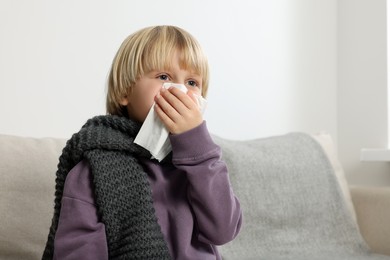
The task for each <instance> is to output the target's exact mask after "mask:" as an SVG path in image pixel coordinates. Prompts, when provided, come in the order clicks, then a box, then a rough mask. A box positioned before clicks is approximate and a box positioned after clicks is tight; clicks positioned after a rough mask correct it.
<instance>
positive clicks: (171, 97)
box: [161, 88, 188, 112]
mask: <svg viewBox="0 0 390 260" xmlns="http://www.w3.org/2000/svg"><path fill="white" fill-rule="evenodd" d="M161 96H162V97H164V99H165V100H166V101H167V102H168V103H169V104H170V105H171V106H172V107H173V108H175V110H176V111H178V112H179V111H184V110H185V109H188V108H187V106H186V105H185V104H184V103H183V100H185V98H188V97H185V96H186V94H185V93H184V92H182V91H181V90H179V89H177V88H171V89H168V90H165V91H164V90H163V91H161Z"/></svg>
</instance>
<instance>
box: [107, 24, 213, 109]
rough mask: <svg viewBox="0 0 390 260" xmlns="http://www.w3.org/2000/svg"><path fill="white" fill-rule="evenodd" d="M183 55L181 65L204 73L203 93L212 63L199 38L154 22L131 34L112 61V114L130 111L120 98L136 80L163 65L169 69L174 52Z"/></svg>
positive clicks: (109, 106) (207, 82)
mask: <svg viewBox="0 0 390 260" xmlns="http://www.w3.org/2000/svg"><path fill="white" fill-rule="evenodd" d="M176 51H178V52H179V55H180V64H179V65H180V67H181V68H182V69H188V70H191V71H194V72H195V73H197V74H198V75H200V76H201V77H202V96H204V97H205V96H206V94H207V89H208V84H209V67H208V61H207V58H206V56H205V55H204V53H203V51H202V49H201V47H200V45H199V43H198V41H197V40H196V39H195V38H194V37H193V36H192V35H191V34H189V33H188V32H186V31H185V30H183V29H181V28H179V27H176V26H153V27H147V28H144V29H141V30H139V31H137V32H135V33H133V34H131V35H130V36H128V37H127V38H126V39H125V40H124V42H123V43H122V45H121V46H120V48H119V50H118V52H117V54H116V55H115V57H114V60H113V62H112V66H111V70H110V74H109V78H108V90H107V100H106V109H107V113H108V114H111V115H120V116H123V115H127V112H126V109H125V108H124V107H123V106H121V105H120V101H121V100H122V99H123V98H124V97H125V96H126V95H128V94H129V93H130V92H129V91H131V88H132V87H134V85H135V82H136V80H137V79H138V78H139V77H142V76H143V75H144V74H146V73H148V72H150V71H152V70H159V69H169V68H170V66H171V62H172V57H173V55H174V53H175V52H176Z"/></svg>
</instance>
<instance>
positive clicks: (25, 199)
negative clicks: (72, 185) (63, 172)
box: [0, 135, 65, 260]
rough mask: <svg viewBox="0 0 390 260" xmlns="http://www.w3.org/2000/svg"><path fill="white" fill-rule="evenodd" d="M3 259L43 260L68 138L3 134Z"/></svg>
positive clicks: (0, 190) (0, 210) (0, 242)
mask: <svg viewBox="0 0 390 260" xmlns="http://www.w3.org/2000/svg"><path fill="white" fill-rule="evenodd" d="M0 144H1V145H0V175H1V181H0V219H1V225H0V259H15V260H16V259H18V260H19V259H40V257H41V256H42V252H43V246H44V244H45V243H46V239H47V235H48V231H49V227H50V224H51V218H52V216H53V213H52V211H53V201H54V183H55V172H56V167H57V163H58V157H59V154H60V153H61V150H62V148H63V147H64V146H65V140H62V139H52V138H27V137H16V136H9V135H0Z"/></svg>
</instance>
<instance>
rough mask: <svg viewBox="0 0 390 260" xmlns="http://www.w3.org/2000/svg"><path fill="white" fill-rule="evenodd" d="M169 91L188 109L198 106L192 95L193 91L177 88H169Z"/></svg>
mask: <svg viewBox="0 0 390 260" xmlns="http://www.w3.org/2000/svg"><path fill="white" fill-rule="evenodd" d="M169 92H170V93H171V94H172V95H173V96H175V97H176V98H177V99H178V100H180V102H181V103H182V104H183V105H184V106H185V107H186V108H188V109H194V108H197V107H198V102H197V99H196V97H194V92H193V91H192V90H188V92H187V93H185V92H183V91H181V90H180V89H177V88H170V89H169ZM195 105H196V106H195Z"/></svg>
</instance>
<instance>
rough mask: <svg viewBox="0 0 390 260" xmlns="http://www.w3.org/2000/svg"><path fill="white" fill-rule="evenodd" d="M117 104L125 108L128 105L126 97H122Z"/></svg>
mask: <svg viewBox="0 0 390 260" xmlns="http://www.w3.org/2000/svg"><path fill="white" fill-rule="evenodd" d="M119 104H121V105H122V106H124V107H125V106H127V105H128V104H129V99H128V95H126V96H124V97H122V99H121V100H120V101H119Z"/></svg>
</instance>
